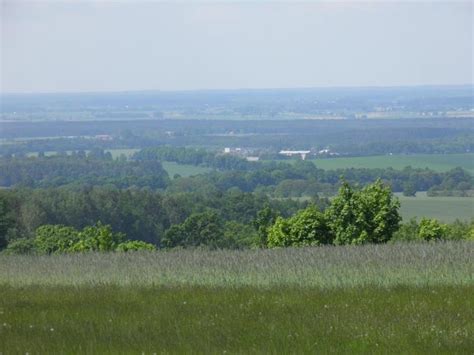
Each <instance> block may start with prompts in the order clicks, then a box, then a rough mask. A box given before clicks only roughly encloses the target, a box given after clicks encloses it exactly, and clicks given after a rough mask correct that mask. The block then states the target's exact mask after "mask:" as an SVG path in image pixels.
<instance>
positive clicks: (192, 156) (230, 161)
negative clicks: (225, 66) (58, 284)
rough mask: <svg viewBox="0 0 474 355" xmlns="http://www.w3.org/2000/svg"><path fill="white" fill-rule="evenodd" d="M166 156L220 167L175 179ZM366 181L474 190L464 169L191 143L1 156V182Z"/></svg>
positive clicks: (267, 184)
mask: <svg viewBox="0 0 474 355" xmlns="http://www.w3.org/2000/svg"><path fill="white" fill-rule="evenodd" d="M161 161H174V162H177V163H180V164H193V165H199V166H208V167H212V168H214V169H216V170H215V171H212V172H210V173H207V174H202V175H198V176H193V177H179V176H176V177H175V178H174V179H172V180H170V179H169V177H168V174H167V172H166V171H165V170H164V169H163V167H162V165H161ZM341 177H344V178H345V179H346V180H347V181H348V182H350V183H352V184H358V185H361V186H363V185H366V184H369V183H372V182H374V181H375V180H377V179H378V178H381V179H382V180H383V181H384V182H385V183H387V184H388V185H390V186H391V188H392V190H393V191H395V192H404V193H405V194H406V195H414V194H415V192H417V191H430V193H432V194H437V195H442V194H454V195H466V194H468V193H469V191H470V190H472V189H474V177H473V176H471V175H470V174H469V173H468V172H466V171H465V170H463V169H462V168H455V169H452V170H450V171H447V172H435V171H433V170H430V169H415V168H411V167H406V168H405V169H403V170H395V169H391V168H387V169H355V168H347V169H337V170H323V169H319V168H317V166H316V165H315V164H314V163H312V162H310V161H296V162H295V163H293V164H291V163H286V162H247V161H246V160H245V159H243V158H239V157H236V156H232V155H223V154H216V153H212V152H208V151H205V150H202V149H192V148H171V147H161V148H150V149H144V150H142V151H141V152H139V153H137V154H136V155H135V156H134V159H133V160H127V159H115V160H114V159H112V157H111V155H110V153H104V152H103V151H101V150H93V151H92V152H90V153H89V154H87V155H86V154H85V153H84V152H75V153H73V154H72V155H70V156H67V155H57V156H51V157H45V156H40V157H31V158H26V157H25V158H0V186H4V187H12V186H24V187H34V188H36V187H40V188H45V187H59V186H71V185H72V186H77V187H81V186H111V187H117V188H129V187H138V188H150V189H161V190H167V191H168V192H170V193H180V192H201V193H213V192H225V191H227V190H229V189H238V190H241V191H243V192H261V193H264V194H267V195H271V196H274V197H300V196H317V195H321V194H322V195H326V196H329V195H333V194H334V193H335V192H336V191H337V189H338V187H339V181H340V178H341Z"/></svg>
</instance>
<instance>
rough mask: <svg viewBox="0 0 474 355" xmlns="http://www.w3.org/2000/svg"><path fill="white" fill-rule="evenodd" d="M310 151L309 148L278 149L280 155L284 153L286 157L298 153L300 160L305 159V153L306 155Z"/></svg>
mask: <svg viewBox="0 0 474 355" xmlns="http://www.w3.org/2000/svg"><path fill="white" fill-rule="evenodd" d="M310 152H311V151H310V150H282V151H280V153H278V154H281V155H286V156H287V157H292V156H294V155H300V156H301V159H302V160H305V159H306V155H308V154H309V153H310Z"/></svg>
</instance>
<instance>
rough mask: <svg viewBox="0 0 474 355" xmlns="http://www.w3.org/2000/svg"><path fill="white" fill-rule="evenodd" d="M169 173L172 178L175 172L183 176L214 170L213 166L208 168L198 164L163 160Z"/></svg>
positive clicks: (164, 166)
mask: <svg viewBox="0 0 474 355" xmlns="http://www.w3.org/2000/svg"><path fill="white" fill-rule="evenodd" d="M162 164H163V168H165V170H166V172H167V173H168V175H169V176H170V177H171V178H172V177H173V176H174V174H179V175H181V176H182V177H187V176H193V175H198V174H205V173H208V172H210V171H212V169H211V168H206V167H202V166H196V165H187V164H178V163H175V162H171V161H164V162H162Z"/></svg>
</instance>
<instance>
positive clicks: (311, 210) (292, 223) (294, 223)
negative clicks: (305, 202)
mask: <svg viewBox="0 0 474 355" xmlns="http://www.w3.org/2000/svg"><path fill="white" fill-rule="evenodd" d="M331 242H332V233H331V230H330V229H329V226H328V223H327V221H326V218H325V215H324V214H323V213H321V212H320V211H318V210H317V209H316V207H314V206H310V207H308V208H306V209H304V210H302V211H300V212H298V213H297V214H295V215H294V216H293V217H291V218H288V219H284V218H282V217H278V218H277V219H276V221H275V224H274V225H273V226H272V227H271V228H270V229H269V232H268V246H269V247H286V246H307V245H321V244H329V243H331Z"/></svg>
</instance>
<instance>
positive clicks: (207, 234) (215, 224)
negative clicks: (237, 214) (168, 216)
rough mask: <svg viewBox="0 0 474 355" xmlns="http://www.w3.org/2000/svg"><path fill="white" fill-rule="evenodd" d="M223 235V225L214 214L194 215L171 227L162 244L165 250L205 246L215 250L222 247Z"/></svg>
mask: <svg viewBox="0 0 474 355" xmlns="http://www.w3.org/2000/svg"><path fill="white" fill-rule="evenodd" d="M223 235H224V227H223V223H222V221H221V219H220V218H219V216H218V215H217V214H216V213H214V212H204V213H196V214H192V215H191V216H189V217H188V218H187V219H186V220H185V221H184V222H183V223H181V224H175V225H172V226H171V228H170V229H168V230H167V231H166V233H165V236H164V238H163V240H162V244H163V246H164V247H166V248H173V247H196V246H207V247H209V248H211V249H215V248H220V247H223V242H224V238H223Z"/></svg>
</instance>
